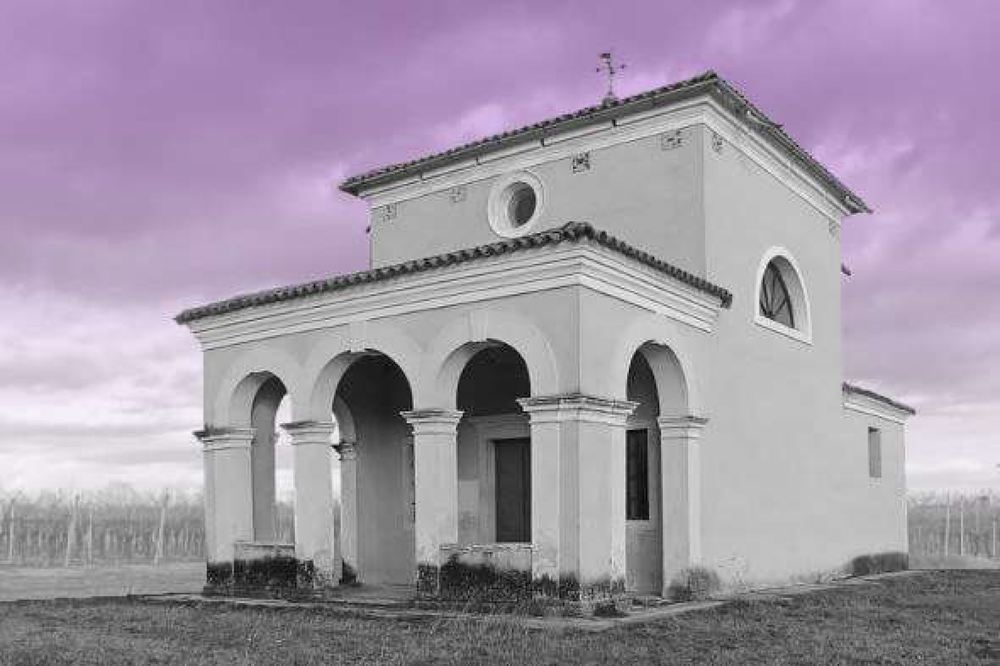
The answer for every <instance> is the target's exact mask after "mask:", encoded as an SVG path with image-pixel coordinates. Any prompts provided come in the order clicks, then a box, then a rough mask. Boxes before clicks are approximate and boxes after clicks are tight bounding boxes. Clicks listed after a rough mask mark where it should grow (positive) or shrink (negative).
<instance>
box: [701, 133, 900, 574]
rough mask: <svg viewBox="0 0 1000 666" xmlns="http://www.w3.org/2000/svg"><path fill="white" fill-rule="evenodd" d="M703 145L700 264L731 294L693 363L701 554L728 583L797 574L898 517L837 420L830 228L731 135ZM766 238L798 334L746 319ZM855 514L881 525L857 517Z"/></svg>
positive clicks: (842, 557) (847, 551)
mask: <svg viewBox="0 0 1000 666" xmlns="http://www.w3.org/2000/svg"><path fill="white" fill-rule="evenodd" d="M705 131H706V135H707V134H708V133H709V130H707V129H706V130H705ZM704 145H705V149H704V150H705V162H704V163H705V168H704V173H705V183H704V187H705V200H706V205H705V215H706V217H705V233H706V252H707V256H706V264H707V273H708V277H709V279H711V280H713V281H715V282H717V283H718V284H722V285H725V286H726V287H727V288H729V289H730V290H731V291H732V292H733V306H732V309H731V310H730V311H728V312H724V313H723V315H722V316H721V317H720V319H719V322H718V326H717V329H716V331H715V334H714V335H713V337H712V341H711V343H710V345H709V347H710V349H711V353H710V354H708V355H707V361H708V362H707V363H706V364H705V365H704V366H703V371H704V372H705V382H704V383H703V387H704V390H705V392H706V393H705V405H706V410H707V413H706V416H708V417H709V419H710V420H709V422H708V425H707V426H706V428H705V430H704V434H703V437H702V444H701V452H702V470H703V478H702V519H703V535H702V538H703V559H704V561H705V563H706V564H707V565H709V566H712V567H715V568H718V569H719V570H720V571H721V572H722V573H723V574H724V576H725V577H726V578H728V579H729V581H730V582H732V583H740V582H748V583H760V582H771V581H786V580H790V579H798V578H809V577H812V576H814V575H816V574H819V573H821V572H828V571H830V570H833V569H837V568H840V567H842V566H844V565H845V564H846V563H847V561H849V560H850V559H851V558H853V557H854V556H856V555H859V554H863V553H871V552H879V551H880V550H883V549H884V547H885V545H886V541H885V538H884V536H880V535H881V534H884V533H886V531H887V532H888V533H893V534H895V533H897V532H898V531H899V529H905V524H901V523H899V522H898V521H899V514H898V507H897V506H896V504H895V503H893V502H886V501H885V498H884V497H883V496H881V495H879V494H878V493H873V492H870V489H869V488H868V478H867V463H865V464H864V465H858V463H857V457H856V452H857V451H865V452H866V451H867V440H866V439H862V440H859V441H853V438H851V437H845V433H844V416H843V407H842V397H841V388H840V386H841V372H842V358H841V315H840V307H841V303H840V291H841V283H840V281H841V279H842V277H841V273H840V246H839V240H838V238H837V237H836V235H834V234H831V233H830V230H829V226H830V222H831V220H830V219H828V218H827V217H825V216H824V215H822V214H820V213H819V212H818V211H817V210H816V209H815V208H813V207H812V206H810V205H809V204H807V203H806V202H805V201H804V200H803V199H801V198H799V197H798V196H796V195H795V194H794V193H792V192H791V191H790V190H789V189H788V188H787V187H785V186H784V185H783V184H782V183H781V182H779V181H778V180H777V179H776V178H774V177H773V176H771V175H769V174H767V173H765V172H763V171H762V170H761V169H760V167H759V166H758V165H757V164H756V163H754V162H752V161H751V160H749V159H748V158H746V157H745V156H744V155H743V154H741V153H740V152H739V151H738V150H736V149H735V148H734V146H733V145H732V144H729V143H725V144H724V145H723V148H722V150H721V152H717V151H715V150H714V149H713V148H712V147H711V141H710V139H709V138H708V136H706V141H705V142H704ZM851 223H856V224H863V223H864V220H857V221H852V222H851ZM772 246H781V247H784V248H786V249H787V250H788V251H789V252H790V253H791V255H792V256H793V257H794V258H795V260H796V261H797V262H798V264H799V266H800V268H801V271H802V279H803V281H804V283H805V286H806V289H807V291H808V294H809V298H810V301H811V316H812V322H811V323H812V343H811V344H805V343H803V342H801V341H798V340H794V339H792V338H789V337H787V336H784V335H781V334H779V333H776V332H774V331H772V330H769V329H766V328H764V327H762V326H760V325H757V324H756V323H754V313H755V309H756V307H757V303H756V298H755V286H756V285H755V282H756V280H755V276H756V271H757V269H758V266H759V263H760V260H761V257H762V256H763V254H764V253H765V251H767V250H768V248H770V247H772ZM865 455H867V454H866V453H865ZM887 464H888V465H889V467H888V469H891V464H892V463H890V462H888V461H887ZM862 515H863V516H867V517H868V518H869V520H871V521H874V523H877V524H879V525H881V526H883V528H886V529H885V530H881V531H879V530H872V529H866V528H865V527H864V526H863V525H862V524H860V521H861V518H860V516H862ZM889 527H892V529H888V528H889ZM876 532H878V533H876Z"/></svg>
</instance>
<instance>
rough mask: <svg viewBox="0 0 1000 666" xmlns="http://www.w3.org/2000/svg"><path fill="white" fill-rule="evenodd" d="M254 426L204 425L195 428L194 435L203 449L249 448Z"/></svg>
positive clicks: (251, 443) (251, 442)
mask: <svg viewBox="0 0 1000 666" xmlns="http://www.w3.org/2000/svg"><path fill="white" fill-rule="evenodd" d="M255 432H256V430H255V429H254V428H212V427H209V426H206V427H205V428H204V429H202V430H195V431H194V436H195V437H196V438H197V439H198V441H200V442H201V444H202V446H204V447H205V451H221V450H223V449H249V448H250V447H251V446H252V445H253V436H254V433H255Z"/></svg>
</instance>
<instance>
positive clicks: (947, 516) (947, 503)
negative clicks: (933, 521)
mask: <svg viewBox="0 0 1000 666" xmlns="http://www.w3.org/2000/svg"><path fill="white" fill-rule="evenodd" d="M949 541H951V493H947V494H945V496H944V556H945V557H948V542H949Z"/></svg>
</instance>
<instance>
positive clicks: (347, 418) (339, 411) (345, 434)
mask: <svg viewBox="0 0 1000 666" xmlns="http://www.w3.org/2000/svg"><path fill="white" fill-rule="evenodd" d="M333 418H335V419H336V420H337V432H338V434H339V435H340V441H341V442H351V443H354V442H357V441H358V435H357V430H356V429H355V427H354V415H353V414H351V408H350V407H348V406H347V403H346V402H344V401H343V400H342V399H341V398H340V396H335V397H334V399H333Z"/></svg>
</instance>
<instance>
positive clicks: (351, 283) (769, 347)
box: [176, 72, 913, 601]
mask: <svg viewBox="0 0 1000 666" xmlns="http://www.w3.org/2000/svg"><path fill="white" fill-rule="evenodd" d="M373 140H375V138H374V137H373ZM340 189H341V190H342V191H343V192H344V193H345V196H347V195H353V196H355V197H358V198H360V199H362V200H363V201H364V202H366V204H367V205H368V207H369V211H370V224H371V227H370V230H369V231H370V250H371V268H370V270H366V271H363V272H360V273H355V274H350V275H343V276H338V277H332V278H329V279H321V280H318V281H315V282H310V283H306V284H300V285H294V286H288V287H281V288H277V289H273V290H269V291H265V292H260V293H254V294H248V295H243V296H237V297H235V298H231V299H228V300H224V301H221V302H217V303H212V304H209V305H205V306H201V307H196V308H192V309H190V310H186V311H184V312H182V313H181V314H180V315H178V316H177V318H176V319H177V321H178V322H179V323H181V324H184V325H185V326H187V327H188V328H189V329H190V330H191V332H192V333H193V334H194V336H195V337H196V338H197V339H198V341H199V342H200V344H201V346H202V348H203V352H204V427H203V428H202V429H201V430H199V431H198V432H197V433H196V435H197V437H198V439H199V440H200V442H201V444H202V446H203V448H204V466H205V490H206V493H205V495H206V506H205V519H206V532H207V547H208V553H207V557H208V584H207V588H206V589H207V590H209V591H212V592H215V593H220V594H228V593H239V592H243V591H258V592H281V591H288V590H295V591H297V592H299V593H308V594H317V595H323V594H327V593H331V594H335V593H336V591H337V590H338V589H343V588H344V586H346V585H348V584H355V583H364V584H370V585H397V586H409V588H410V589H412V590H413V592H414V594H421V595H431V596H437V597H443V598H449V597H463V596H468V595H480V596H483V597H487V598H497V599H510V598H523V597H525V596H528V597H537V596H544V597H552V598H557V599H565V600H570V601H587V600H595V599H609V598H611V599H614V598H620V597H623V596H627V595H630V594H641V595H669V594H670V590H671V586H672V585H677V584H678V581H680V580H683V579H684V577H685V576H689V575H690V574H691V572H695V571H697V572H707V573H706V575H708V576H710V577H711V578H712V579H715V580H717V582H718V584H719V585H720V586H722V587H724V588H725V587H740V586H749V587H753V586H762V585H768V584H775V583H786V582H794V581H802V580H815V579H817V578H818V577H823V576H833V575H837V574H839V573H843V572H848V571H850V570H851V567H852V563H856V562H857V561H858V560H859V558H868V559H867V560H865V561H869V562H870V561H880V560H879V558H883V559H884V560H885V561H889V559H888V558H887V556H891V555H898V554H903V553H905V552H906V550H907V537H906V507H905V478H904V465H903V463H904V426H905V422H906V420H907V418H909V417H910V416H911V415H912V414H913V410H912V409H911V408H909V407H907V406H906V405H903V404H901V403H899V402H896V401H894V400H892V399H890V398H887V397H885V396H882V395H879V394H877V393H875V392H873V391H871V390H869V389H865V388H860V387H857V386H854V385H851V384H847V383H845V382H844V380H843V377H842V366H843V364H842V345H841V286H842V281H843V280H846V279H849V278H848V276H847V271H846V269H845V268H844V266H843V264H842V263H841V250H840V231H841V225H842V223H843V222H844V221H845V219H846V218H848V217H850V216H853V215H857V214H863V213H869V212H871V211H870V210H869V208H868V206H867V205H866V204H865V203H864V201H863V200H862V198H861V197H860V196H858V195H857V194H855V193H853V192H852V191H850V190H849V189H848V188H847V187H846V186H845V185H844V184H843V183H841V182H840V181H839V180H838V179H837V178H836V177H835V176H834V175H833V174H831V173H830V172H829V171H828V170H827V168H825V167H824V166H823V165H822V164H820V163H819V162H817V161H816V160H815V159H814V158H813V157H811V156H810V155H809V153H807V152H806V151H805V150H804V149H803V148H802V147H800V146H799V145H798V144H796V143H795V141H793V140H792V139H791V138H790V137H789V136H788V135H787V134H786V133H785V132H784V131H783V130H782V129H781V127H780V125H777V124H775V123H774V122H772V121H771V120H769V119H768V118H767V116H765V114H764V113H763V112H761V111H760V110H759V109H758V108H756V107H755V106H754V105H753V104H752V103H751V102H749V101H748V100H747V99H746V98H745V97H744V96H743V95H742V94H741V93H740V92H738V91H737V90H736V89H734V87H733V86H732V85H731V84H729V83H728V82H726V81H725V80H723V79H721V78H720V77H718V76H717V75H716V74H714V73H712V72H709V73H706V74H703V75H701V76H698V77H696V78H693V79H690V80H687V81H683V82H679V83H675V84H672V85H669V86H666V87H663V88H660V89H657V90H652V91H649V92H646V93H642V94H639V95H636V96H633V97H629V98H625V99H620V100H619V99H608V100H606V101H605V102H604V103H602V104H600V105H599V106H595V107H591V108H586V109H583V110H580V111H577V112H574V113H569V114H567V115H563V116H560V117H558V118H554V119H551V120H546V121H544V122H539V123H536V124H534V125H531V126H528V127H524V128H520V129H515V130H512V131H509V132H506V133H504V134H500V135H497V136H493V137H489V138H486V139H483V140H480V141H476V142H474V143H470V144H467V145H464V146H460V147H457V148H453V149H451V150H447V151H446V152H442V153H439V154H435V155H430V156H427V157H423V158H420V159H416V160H413V161H410V162H406V163H401V164H395V165H392V166H388V167H385V168H380V169H377V170H374V171H370V172H367V173H364V174H361V175H358V176H354V177H352V178H349V179H347V180H346V181H344V182H343V183H341V184H340ZM852 223H855V224H864V220H863V219H859V220H857V221H852ZM283 400H284V401H286V402H287V403H288V404H289V406H290V411H291V420H290V421H289V422H286V423H280V422H276V421H280V420H281V419H278V418H277V416H276V415H277V413H278V407H279V404H281V403H282V401H283ZM279 429H283V430H284V431H285V432H287V433H288V436H289V438H290V442H291V449H292V455H293V459H294V485H295V502H294V543H287V544H286V543H281V542H279V541H277V537H278V534H277V532H276V531H275V522H276V521H275V510H276V509H275V507H276V496H275V443H276V441H277V439H278V438H277V436H276V432H278V430H279ZM335 478H338V480H339V481H338V483H336V484H335V483H334V479H335ZM335 486H337V487H339V493H338V494H337V495H335V493H334V488H335ZM873 558H874V559H873Z"/></svg>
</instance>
